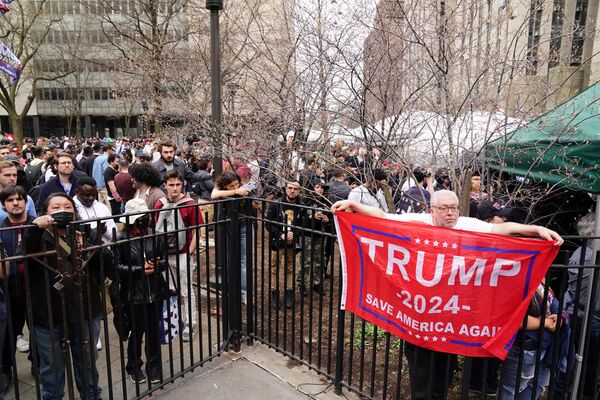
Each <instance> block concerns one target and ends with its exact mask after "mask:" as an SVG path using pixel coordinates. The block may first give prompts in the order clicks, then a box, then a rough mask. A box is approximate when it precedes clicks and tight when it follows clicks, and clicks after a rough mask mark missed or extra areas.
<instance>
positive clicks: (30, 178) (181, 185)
mask: <svg viewBox="0 0 600 400" xmlns="http://www.w3.org/2000/svg"><path fill="white" fill-rule="evenodd" d="M286 151H287V150H285V149H283V150H280V151H278V152H276V153H275V154H273V153H271V154H268V153H262V152H260V151H257V152H256V153H252V154H250V155H244V154H241V153H240V154H239V155H237V154H234V155H233V156H232V157H228V158H227V159H226V160H223V161H222V165H221V166H220V167H221V168H220V169H222V171H223V172H222V174H221V175H219V176H215V173H214V169H213V165H212V164H213V157H212V154H211V153H210V151H208V150H207V149H203V148H202V147H201V146H199V145H197V144H190V145H184V146H182V147H178V146H177V144H175V143H174V142H173V141H170V140H155V139H154V138H151V137H150V138H140V139H128V138H123V139H120V140H113V139H111V138H105V139H73V138H68V137H64V138H56V137H54V138H44V137H39V138H37V139H36V141H35V143H34V141H33V140H32V139H29V138H27V139H26V140H25V144H24V146H23V147H22V148H21V147H19V146H17V145H16V144H15V143H14V142H10V141H8V140H6V139H2V140H0V159H1V160H0V203H1V205H2V207H0V224H1V225H0V228H6V229H0V240H2V243H3V246H4V252H5V254H4V255H5V257H15V256H18V255H21V254H24V252H25V253H31V254H34V253H35V254H37V253H42V252H44V251H47V250H49V249H53V248H54V247H55V244H56V243H57V240H58V243H59V246H56V253H55V254H53V255H49V256H45V257H44V258H43V259H39V258H31V259H21V260H19V259H17V260H14V261H11V262H10V265H9V266H8V267H6V266H5V267H4V268H2V278H3V279H4V280H5V281H6V282H7V283H8V284H5V285H3V288H4V289H6V288H7V289H8V292H7V293H4V296H3V299H7V300H5V301H4V302H3V304H2V305H3V306H4V310H5V309H6V307H5V305H6V304H10V311H11V312H10V318H11V322H10V324H7V323H6V321H5V319H4V326H2V321H3V319H2V318H0V343H2V342H3V343H4V345H3V346H0V347H2V357H1V359H2V372H3V376H4V377H5V380H6V379H8V377H10V376H11V369H12V368H13V367H14V366H13V365H12V363H13V359H14V352H15V350H18V351H21V352H28V351H29V350H30V349H31V348H33V347H35V349H36V352H35V353H36V355H37V358H36V359H34V358H33V357H31V356H30V360H31V362H32V371H33V372H35V373H36V374H38V376H39V380H40V382H41V385H42V395H43V398H44V399H55V398H62V396H63V395H64V384H65V362H66V361H65V354H66V353H65V351H64V348H62V347H61V345H62V342H61V340H57V338H59V339H60V338H65V337H68V338H69V347H70V349H71V356H72V358H73V368H74V375H75V382H76V385H77V388H78V390H79V392H80V393H84V392H86V391H87V393H88V395H89V397H90V398H97V397H98V396H100V388H99V385H98V372H97V369H96V366H95V360H96V357H97V351H98V350H100V349H101V348H102V343H101V339H100V335H99V331H100V324H101V315H102V301H101V299H102V296H101V293H103V290H104V286H105V283H106V279H105V278H108V280H109V281H112V284H111V286H110V297H111V299H112V300H113V303H114V306H115V309H117V307H119V304H128V305H130V306H131V307H130V309H129V310H128V307H121V310H120V312H119V321H117V320H115V325H118V326H117V327H116V329H117V331H118V333H119V336H120V337H121V338H122V339H123V340H128V346H127V358H128V359H127V365H126V369H127V373H128V375H129V378H130V379H131V380H132V381H134V382H136V383H142V382H145V381H146V380H150V381H151V382H152V383H158V382H161V380H162V369H161V360H160V343H161V341H163V339H164V338H161V332H160V330H161V329H160V326H159V325H160V323H159V320H160V319H161V318H162V313H163V311H164V310H163V301H164V300H165V299H167V298H168V297H169V295H170V294H172V293H174V292H176V293H178V294H179V296H180V297H181V302H180V307H181V309H180V310H179V313H180V316H181V318H180V322H181V337H182V339H183V340H184V341H189V340H191V338H192V337H193V335H194V330H195V329H196V323H197V321H196V319H197V315H196V314H197V313H196V310H195V305H196V293H195V291H194V290H193V289H192V288H193V285H192V283H191V282H190V278H191V275H192V274H190V268H191V266H192V264H193V261H192V259H191V256H192V255H193V254H194V253H196V251H197V245H198V243H200V240H199V238H198V237H197V235H200V232H201V231H200V230H199V229H182V228H190V227H192V228H193V227H198V226H200V225H202V224H204V215H207V216H208V219H209V221H213V220H214V219H219V218H220V217H221V216H219V215H214V211H215V208H214V207H212V206H204V205H203V204H204V203H207V202H211V201H215V200H220V199H225V198H231V197H239V198H244V199H246V200H244V201H247V202H248V204H247V205H251V209H252V210H253V212H259V211H261V207H262V204H266V209H265V210H262V212H264V213H265V220H266V224H265V227H266V230H267V232H268V234H269V249H270V251H271V255H270V258H269V260H270V265H269V267H268V268H269V273H268V274H267V277H268V278H267V279H268V287H269V289H270V293H269V294H270V297H269V306H270V307H272V308H273V309H274V310H280V309H282V308H287V309H294V307H295V304H296V302H297V301H298V298H300V299H302V298H304V297H306V296H309V295H311V292H314V293H316V294H317V295H319V296H322V295H323V294H324V285H323V281H324V280H325V279H327V277H328V271H327V265H328V264H329V260H330V259H331V255H332V253H333V249H334V239H333V237H332V236H330V235H323V233H324V232H327V233H334V224H333V220H332V214H331V213H330V212H328V210H329V209H330V208H331V207H333V209H334V210H338V211H353V212H359V213H363V214H368V215H375V216H379V217H382V218H390V219H393V220H402V221H407V220H408V221H415V220H418V221H421V222H424V223H428V224H431V225H436V226H443V227H446V228H453V229H467V230H474V231H478V232H493V233H498V234H503V235H511V234H523V235H528V236H539V237H541V238H543V239H547V240H555V241H556V242H557V244H558V245H560V244H561V243H562V239H561V237H560V235H559V234H558V233H556V232H554V231H552V230H549V229H547V228H543V227H540V226H535V225H523V224H520V223H517V222H518V221H515V220H516V216H515V215H516V214H515V213H513V210H512V209H511V208H510V207H507V206H505V204H504V201H503V200H504V199H502V198H495V197H494V196H493V194H492V193H489V191H486V190H484V188H483V185H482V180H481V177H480V176H479V175H478V174H474V176H473V177H472V180H471V194H470V202H469V207H468V213H469V216H470V217H473V218H465V217H459V203H458V197H457V196H456V194H455V193H454V192H453V191H452V190H453V182H452V180H451V176H450V175H451V174H450V171H449V170H448V169H446V168H440V169H438V170H436V171H435V172H434V171H430V170H428V169H426V168H422V167H417V168H414V169H411V170H410V171H407V170H406V168H403V167H402V166H401V165H400V164H395V163H391V162H389V161H388V160H384V159H382V155H381V153H380V152H379V151H378V150H377V149H373V150H371V151H367V149H366V148H364V147H356V148H345V147H340V148H335V149H334V150H332V152H331V154H328V155H327V156H324V155H320V156H318V157H317V156H316V153H315V154H313V153H310V156H308V157H307V156H305V155H299V154H297V153H290V154H286ZM306 154H309V153H308V152H307V153H306ZM258 198H264V199H267V200H268V202H266V203H261V202H259V201H256V199H258ZM174 207H177V209H178V211H176V212H172V210H171V209H172V208H174ZM124 213H125V216H122V217H119V218H117V217H114V216H117V215H120V214H124ZM113 217H114V218H113ZM100 219H101V220H100ZM86 220H90V222H89V223H88V224H87V225H88V227H89V229H90V230H91V231H90V233H89V234H86V235H85V237H83V235H81V233H79V234H78V235H76V237H75V238H74V239H73V238H71V239H72V240H71V241H69V240H67V239H66V238H67V237H68V226H69V224H71V223H73V222H74V221H86ZM28 225H33V226H34V228H30V229H25V228H23V229H21V228H20V227H24V226H28ZM53 229H54V230H53ZM246 229H247V226H246V225H242V226H241V227H240V247H241V248H240V253H241V255H242V262H241V268H242V272H241V276H242V285H241V286H242V301H244V302H246V301H247V298H246V282H245V277H246V273H245V268H246V260H245V257H246V235H247V232H246ZM161 233H165V235H163V236H160V234H161ZM582 233H583V234H585V235H586V236H590V235H593V232H590V231H589V230H585V232H582ZM116 238H127V239H128V240H126V241H121V242H120V243H119V244H118V245H116V246H111V247H110V250H109V251H97V252H95V253H92V254H91V255H90V258H89V259H88V260H86V264H87V268H86V271H87V274H88V275H86V276H85V277H84V278H85V279H88V280H89V281H90V282H92V283H93V285H91V286H90V287H87V288H86V290H83V289H82V288H80V287H79V286H78V285H76V284H75V283H74V282H75V281H74V280H75V279H76V278H77V274H78V273H81V271H80V270H78V269H77V268H76V265H75V263H74V262H72V261H73V260H74V257H75V255H77V251H76V249H73V248H72V247H73V246H75V247H77V246H79V245H80V243H81V242H82V241H83V240H85V242H86V243H88V244H101V243H105V244H106V243H110V242H113V241H114V240H115V239H116ZM579 251H580V252H581V250H579ZM300 253H302V256H299V254H300ZM573 257H574V258H572V262H573V265H577V264H578V263H579V262H580V260H579V258H580V257H581V255H580V254H579V255H578V254H574V256H573ZM586 257H587V254H586ZM69 260H71V261H69ZM100 265H102V266H103V268H100ZM108 266H114V268H109V267H108ZM100 270H103V271H105V275H106V276H100V275H99V271H100ZM588 280H589V278H588ZM26 287H28V288H29V289H28V290H29V291H30V293H31V296H30V300H28V299H27V298H28V296H27V295H26V292H27V291H26ZM295 288H298V291H297V292H295V290H294V289H295ZM544 290H545V289H544V285H543V283H540V289H539V290H538V292H536V296H534V299H533V300H532V306H531V307H530V310H529V313H528V323H527V326H526V330H525V332H524V333H523V334H524V335H526V338H527V340H526V341H525V343H526V345H527V346H528V347H527V348H525V349H520V348H519V347H518V346H519V343H520V342H521V341H518V340H516V341H515V342H514V345H513V349H511V352H510V353H509V357H508V358H507V361H505V362H504V363H502V364H501V363H500V362H499V360H493V359H490V360H474V362H473V363H474V368H473V370H474V371H477V372H480V371H482V370H485V371H488V376H487V377H485V376H477V374H474V375H473V379H472V382H471V388H472V390H474V391H485V392H486V393H489V394H492V393H496V392H498V393H502V395H503V396H504V397H503V398H504V399H511V398H516V396H517V395H518V393H524V392H525V391H528V392H527V393H530V394H529V396H531V393H532V392H535V393H536V395H535V396H536V398H540V397H541V395H542V393H543V391H544V388H545V387H546V386H547V385H548V377H549V374H545V373H543V374H540V378H539V379H538V380H537V384H538V387H537V388H532V387H531V385H532V383H533V376H532V374H529V372H531V371H530V370H529V369H527V368H528V367H529V366H531V365H533V366H535V357H536V354H535V351H537V350H538V349H539V348H540V347H541V351H542V352H544V351H545V350H546V349H548V348H549V346H550V343H551V339H552V335H543V337H541V338H540V337H538V335H536V334H535V333H534V332H536V333H537V330H538V329H539V327H540V321H541V320H543V321H544V329H545V330H546V331H547V332H553V331H554V330H556V329H557V316H556V309H557V308H556V303H555V300H556V298H555V296H554V295H553V294H552V295H544ZM569 290H570V291H571V292H573V291H574V290H575V287H570V288H569ZM82 291H83V293H82ZM78 295H83V296H84V297H85V300H86V301H85V303H86V304H90V305H91V306H90V307H89V308H88V307H82V303H81V302H80V301H79V298H76V296H78ZM48 298H49V299H51V300H52V301H51V302H50V305H48V304H47V302H46V299H48ZM599 298H600V296H599ZM543 299H547V300H548V301H549V303H548V306H547V307H541V306H540V304H541V302H542V300H543ZM28 301H30V302H31V304H30V308H31V310H33V314H32V318H26V317H27V305H28V304H27V302H28ZM597 303H598V302H597ZM599 304H600V303H599ZM570 306H571V308H570V312H571V314H573V313H577V312H578V311H577V308H576V307H575V309H574V308H573V305H572V304H570ZM596 307H597V309H594V312H595V313H596V312H597V313H600V305H597V306H596ZM564 309H569V308H568V305H565V307H564ZM541 310H545V313H546V315H545V316H544V317H543V318H542V316H541V315H540V311H541ZM1 311H2V307H0V312H1ZM115 314H117V312H115ZM67 316H71V318H70V319H69V318H67ZM72 316H81V318H72ZM121 319H125V320H127V319H129V320H130V321H122V320H121ZM564 320H568V315H565V318H564V319H563V321H564ZM123 322H127V324H124V323H123ZM148 322H150V323H148ZM530 322H531V323H530ZM25 323H27V324H32V325H33V326H29V331H30V332H35V334H32V335H30V338H27V337H25V336H24V335H23V330H24V326H25ZM8 326H10V327H11V330H12V331H11V332H8V331H7V329H8ZM127 326H133V327H137V328H134V329H131V327H130V328H129V329H128V328H127ZM592 334H593V335H596V336H597V337H598V339H600V334H599V333H598V332H597V330H594V332H593V333H592ZM162 335H164V334H162ZM548 338H549V339H548ZM30 340H31V342H32V343H30ZM540 340H541V341H542V342H543V343H542V345H541V346H538V345H537V343H538V341H540ZM142 342H145V347H144V352H145V372H144V370H143V367H144V362H143V361H142V354H141V353H142ZM532 343H533V344H532ZM88 344H92V345H91V347H90V348H87V347H86V346H88ZM521 350H524V351H525V354H526V355H527V358H526V360H525V367H526V368H522V369H521V371H522V372H521V378H522V379H521V386H520V387H516V388H515V382H516V379H515V376H514V374H515V373H516V371H517V369H516V368H515V366H514V362H515V359H516V360H517V361H516V362H517V363H518V362H519V361H518V355H519V354H520V353H521V352H522V351H521ZM534 350H535V351H534ZM406 355H407V358H408V361H409V370H410V375H411V393H412V398H413V399H424V398H430V397H431V398H445V395H446V392H447V389H448V385H449V384H450V377H449V376H448V371H450V370H451V369H452V368H448V366H449V365H453V364H454V363H455V358H454V357H453V356H450V355H447V354H444V353H435V352H431V351H429V350H425V349H422V348H419V347H417V346H412V345H407V350H406ZM515 357H516V358H515ZM542 357H543V354H542ZM532 360H533V364H531V362H532ZM482 362H485V368H482V364H481V363H482ZM431 371H433V374H434V379H433V381H434V382H435V384H433V385H429V384H428V386H426V387H425V386H423V384H424V383H427V382H430V380H429V379H427V377H430V376H431V375H430V374H431V373H432V372H431ZM499 371H503V372H502V374H501V375H500V376H503V377H506V378H504V379H502V380H499V379H498V372H499ZM545 371H546V370H544V369H543V367H542V372H545ZM588 372H590V371H588ZM590 373H596V375H595V376H597V371H592V372H590ZM480 375H481V374H480ZM590 379H592V378H590ZM4 386H5V387H6V386H7V385H6V384H5V385H4ZM0 393H1V391H0ZM528 398H530V397H528Z"/></svg>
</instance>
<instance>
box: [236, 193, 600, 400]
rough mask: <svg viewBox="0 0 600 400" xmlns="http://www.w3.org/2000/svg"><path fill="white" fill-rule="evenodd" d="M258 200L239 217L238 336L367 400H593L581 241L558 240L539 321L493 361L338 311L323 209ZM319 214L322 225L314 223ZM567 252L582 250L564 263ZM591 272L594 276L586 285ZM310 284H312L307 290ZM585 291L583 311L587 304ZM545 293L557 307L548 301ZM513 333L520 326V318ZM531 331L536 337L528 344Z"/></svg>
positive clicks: (592, 335) (592, 329) (598, 310)
mask: <svg viewBox="0 0 600 400" xmlns="http://www.w3.org/2000/svg"><path fill="white" fill-rule="evenodd" d="M260 204H261V206H260V207H259V210H260V211H258V212H256V211H254V212H252V211H251V212H249V211H248V210H247V211H246V213H245V215H246V216H247V217H246V219H247V227H246V229H247V232H249V231H251V232H252V234H251V235H250V234H248V233H247V234H246V235H247V239H248V248H249V249H251V251H249V252H248V257H249V259H250V260H251V265H252V268H251V269H249V270H248V271H247V279H248V282H251V285H249V287H248V293H252V301H251V302H249V303H248V306H247V310H248V319H247V321H248V332H247V334H248V335H249V336H250V337H251V338H253V339H256V340H258V341H260V342H262V343H265V344H267V345H268V346H270V347H272V348H274V349H275V350H277V351H279V352H281V353H283V354H285V355H287V356H289V357H291V358H293V359H295V360H297V361H299V362H301V363H303V364H305V365H307V366H308V367H310V368H312V369H314V370H316V371H318V372H319V373H321V374H323V375H324V376H326V377H327V378H329V379H330V380H331V381H332V383H333V385H334V386H335V389H336V391H337V392H338V393H340V392H341V390H342V388H346V389H349V390H350V391H353V392H355V393H358V394H360V395H362V396H364V397H366V398H369V399H408V398H413V399H438V398H439V399H442V398H448V399H468V398H471V399H473V398H478V399H485V398H488V396H496V395H497V397H498V398H503V399H505V400H507V399H513V398H520V399H527V400H529V399H538V398H541V396H542V393H545V395H544V396H546V397H545V398H548V399H572V398H575V399H588V398H590V399H597V398H600V395H599V390H598V377H599V368H598V367H599V363H600V357H599V354H598V348H599V347H600V293H599V292H598V290H599V289H598V288H597V286H598V285H597V282H598V280H600V269H599V268H598V267H599V266H598V265H591V253H592V251H591V241H588V239H587V238H581V237H567V238H566V242H565V245H564V246H563V248H562V250H561V252H560V253H559V257H558V258H557V262H556V263H555V264H553V265H552V266H551V268H550V270H549V271H548V273H547V276H546V279H545V283H544V287H543V290H541V292H542V293H543V299H542V306H541V309H540V310H538V312H539V313H540V316H541V317H540V324H539V325H540V327H538V328H536V329H533V328H532V327H531V326H530V327H529V332H535V334H520V335H518V336H517V339H516V341H515V344H514V345H513V350H512V351H511V353H509V357H508V358H507V360H506V361H505V362H504V363H502V362H501V361H500V360H498V359H493V358H489V359H485V358H470V357H457V356H450V355H446V354H443V353H434V352H430V351H425V350H424V349H421V348H419V347H417V346H413V345H411V344H409V343H406V342H404V341H402V340H400V339H398V338H396V337H394V336H392V335H390V334H389V333H388V332H385V331H383V330H381V329H378V328H377V326H374V325H372V324H370V323H368V322H366V321H364V320H362V319H360V318H358V317H355V316H354V315H352V314H350V313H345V312H344V311H343V310H340V309H339V304H340V303H339V301H340V295H341V286H342V275H341V260H340V257H339V249H338V247H337V243H336V242H335V235H334V227H333V225H332V224H331V221H332V220H333V217H332V215H331V213H330V212H329V211H328V210H316V209H314V208H311V207H305V206H301V205H298V206H293V207H292V208H294V209H295V210H296V211H297V213H296V215H301V217H300V218H301V219H302V221H301V222H300V221H293V222H291V223H290V221H289V219H286V218H285V210H286V209H287V207H288V206H284V207H283V211H284V216H283V217H282V216H281V215H279V214H280V213H281V211H282V209H281V208H280V209H278V210H277V213H273V212H271V213H269V211H268V210H269V209H272V208H273V207H280V205H279V204H278V203H276V202H268V201H261V202H260ZM290 207H291V206H290ZM322 215H325V216H326V220H328V221H329V222H327V223H322V221H323V219H322ZM274 216H277V218H273V217H274ZM277 227H279V228H280V229H279V230H278V229H277ZM281 231H284V232H287V231H292V232H294V233H295V238H294V241H293V242H291V243H286V244H285V245H283V246H279V247H277V245H276V243H274V242H273V240H272V236H273V234H280V232H281ZM576 249H579V250H578V253H577V254H581V256H577V255H576V256H574V257H572V259H571V262H569V257H571V255H572V254H573V252H574V251H575V250H576ZM290 266H291V268H290ZM286 268H287V271H288V274H286V273H285V271H286ZM591 271H594V274H595V277H594V279H593V284H592V285H591V287H590V285H589V284H588V283H589V281H590V278H591V277H590V274H591ZM315 282H319V287H313V284H314V283H315ZM250 286H251V287H250ZM282 288H288V290H290V292H288V293H292V294H293V299H294V301H293V302H287V303H286V304H284V302H283V301H282V300H281V299H280V301H279V304H274V303H277V302H276V296H275V295H274V294H273V293H275V294H276V295H279V296H280V297H281V296H282V294H283V295H284V297H285V293H282V292H283V290H281V289H282ZM550 289H552V290H550ZM284 290H285V289H284ZM590 291H591V293H590ZM588 295H591V300H592V306H591V307H586V305H587V301H588ZM552 297H555V298H556V302H555V305H556V304H558V310H552V311H550V310H549V309H548V307H547V303H548V299H549V298H550V299H551V298H552ZM575 305H577V306H575ZM552 314H556V316H557V317H556V319H557V320H556V329H553V330H552V331H550V330H548V329H544V324H546V323H547V322H549V320H550V319H553V318H554V316H551V315H552ZM583 326H585V327H586V329H585V330H583V329H582V327H583ZM522 330H523V331H527V319H525V321H524V324H523V327H522ZM535 336H538V337H541V338H544V339H543V340H537V341H536V340H533V339H532V337H535ZM582 343H583V344H582ZM578 377H579V378H578ZM533 388H538V389H533Z"/></svg>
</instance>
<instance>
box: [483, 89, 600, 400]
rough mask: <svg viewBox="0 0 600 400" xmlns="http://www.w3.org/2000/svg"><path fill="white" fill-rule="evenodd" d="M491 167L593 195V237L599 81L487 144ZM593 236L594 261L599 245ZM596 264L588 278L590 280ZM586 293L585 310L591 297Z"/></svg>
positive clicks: (599, 150)
mask: <svg viewBox="0 0 600 400" xmlns="http://www.w3.org/2000/svg"><path fill="white" fill-rule="evenodd" d="M485 154H486V163H487V165H488V166H489V167H491V168H492V169H496V170H499V171H505V172H509V173H512V174H515V175H520V176H524V177H526V178H531V179H534V180H537V181H542V182H546V183H549V184H552V185H557V186H560V187H565V188H569V189H572V190H579V191H584V192H588V193H595V194H596V195H597V196H596V235H598V233H600V195H598V194H600V83H595V84H594V85H592V86H590V87H588V88H587V89H585V90H584V91H582V92H581V93H579V94H577V95H576V96H574V97H572V98H571V99H569V100H567V101H565V102H564V103H562V104H560V105H559V106H557V107H556V108H555V109H554V110H552V111H549V112H547V113H546V114H544V115H542V116H541V117H539V118H537V119H534V120H533V121H531V122H529V123H528V124H526V125H525V126H523V127H521V128H519V129H517V130H515V131H513V132H511V133H509V134H508V135H507V137H506V138H500V139H497V140H495V141H493V142H490V143H489V144H488V145H487V146H486V148H485ZM599 247H600V246H599V245H598V240H594V246H593V248H594V252H593V254H594V256H593V262H592V264H594V265H595V264H596V255H597V251H598V249H599ZM594 273H595V270H594V268H592V269H591V272H590V282H593V281H594V279H595V278H594ZM591 295H592V293H591V291H590V292H589V293H588V299H587V308H586V309H587V310H589V309H590V307H591V303H592V298H591ZM588 317H589V312H587V313H585V319H584V323H583V329H582V332H581V339H582V340H580V342H579V343H580V346H579V349H578V357H577V366H576V370H575V381H574V385H573V392H572V393H571V398H572V399H576V398H577V391H578V387H579V380H580V377H581V370H582V356H583V346H584V340H583V338H585V335H586V327H587V324H588Z"/></svg>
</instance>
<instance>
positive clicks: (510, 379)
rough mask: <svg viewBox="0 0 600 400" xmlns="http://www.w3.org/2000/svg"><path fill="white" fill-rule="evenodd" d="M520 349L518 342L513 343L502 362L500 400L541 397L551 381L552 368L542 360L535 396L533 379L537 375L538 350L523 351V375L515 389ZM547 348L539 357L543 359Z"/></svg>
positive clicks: (526, 399)
mask: <svg viewBox="0 0 600 400" xmlns="http://www.w3.org/2000/svg"><path fill="white" fill-rule="evenodd" d="M519 353H520V349H519V346H518V344H513V346H512V348H511V349H510V351H509V352H508V356H507V357H506V359H505V360H504V362H503V363H502V368H501V370H500V385H499V386H498V399H499V400H513V399H521V400H530V399H532V398H535V399H540V398H541V397H542V394H543V393H544V390H546V388H547V387H548V384H549V383H550V368H548V366H547V365H545V364H544V363H543V362H541V361H540V363H539V367H538V371H537V373H538V381H537V390H536V393H535V397H532V395H533V390H534V389H533V381H534V376H535V363H536V359H537V358H538V357H536V353H537V351H535V350H533V351H527V350H525V351H523V363H522V366H521V377H520V378H519V388H518V390H515V388H516V383H517V369H518V366H519ZM544 354H545V350H543V351H542V352H541V354H540V357H539V359H540V360H541V359H543V358H544Z"/></svg>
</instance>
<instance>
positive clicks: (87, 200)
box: [73, 176, 117, 243]
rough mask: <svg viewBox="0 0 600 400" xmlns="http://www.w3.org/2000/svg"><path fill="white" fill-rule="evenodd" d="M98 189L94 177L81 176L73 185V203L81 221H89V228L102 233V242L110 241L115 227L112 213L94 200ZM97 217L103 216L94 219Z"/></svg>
mask: <svg viewBox="0 0 600 400" xmlns="http://www.w3.org/2000/svg"><path fill="white" fill-rule="evenodd" d="M97 197H98V189H97V185H96V181H95V180H94V178H90V177H89V176H82V177H81V178H79V180H78V181H77V184H76V186H75V198H74V199H73V200H74V201H75V205H76V206H77V215H78V216H79V219H80V220H81V221H86V220H93V221H90V228H92V229H96V227H97V228H98V233H100V234H101V235H102V242H103V243H108V242H111V241H112V234H113V228H114V229H116V228H117V226H116V225H115V222H114V220H113V219H112V218H111V217H112V214H111V212H110V210H109V209H108V207H107V206H106V205H105V204H103V203H100V202H99V201H98V200H96V199H97ZM98 218H105V219H102V220H101V221H96V219H98Z"/></svg>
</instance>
